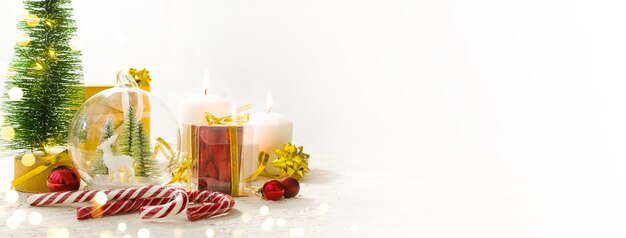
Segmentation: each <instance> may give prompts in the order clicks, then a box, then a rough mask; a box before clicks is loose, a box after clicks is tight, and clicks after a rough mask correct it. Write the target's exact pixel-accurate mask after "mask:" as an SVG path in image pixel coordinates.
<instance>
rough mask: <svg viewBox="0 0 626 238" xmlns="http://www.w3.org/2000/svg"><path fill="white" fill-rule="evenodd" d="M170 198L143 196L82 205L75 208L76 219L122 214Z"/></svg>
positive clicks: (161, 202) (158, 203)
mask: <svg viewBox="0 0 626 238" xmlns="http://www.w3.org/2000/svg"><path fill="white" fill-rule="evenodd" d="M170 200H172V199H171V198H143V199H133V200H119V201H114V202H108V203H105V204H102V205H94V206H84V207H79V208H76V219H78V220H85V219H92V218H100V217H105V216H111V215H116V214H124V213H129V212H136V211H139V209H140V208H141V207H144V206H154V205H161V204H165V203H167V202H169V201H170Z"/></svg>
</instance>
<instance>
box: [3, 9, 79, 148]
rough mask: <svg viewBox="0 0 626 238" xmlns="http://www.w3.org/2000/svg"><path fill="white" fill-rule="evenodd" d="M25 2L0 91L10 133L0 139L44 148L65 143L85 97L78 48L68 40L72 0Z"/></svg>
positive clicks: (71, 30) (73, 28) (13, 145)
mask: <svg viewBox="0 0 626 238" xmlns="http://www.w3.org/2000/svg"><path fill="white" fill-rule="evenodd" d="M23 2H24V9H26V11H27V12H28V13H27V15H25V16H23V18H22V20H21V21H20V22H18V24H17V28H18V30H19V32H20V35H21V37H20V38H19V40H18V42H17V44H16V45H15V47H14V52H15V53H14V57H13V59H12V60H11V64H10V66H9V72H8V73H7V75H8V78H7V79H6V84H5V88H6V90H5V91H4V93H3V97H4V100H3V105H2V111H3V113H4V115H5V116H6V117H5V119H6V120H5V125H4V126H5V128H7V129H5V130H6V133H4V134H7V135H11V136H4V139H5V140H4V141H3V143H2V144H3V145H5V146H7V147H8V148H10V149H16V150H31V151H35V150H39V151H43V152H44V153H46V154H48V153H49V149H50V148H51V147H53V146H57V145H65V143H66V141H67V135H68V128H69V124H70V121H71V120H72V116H74V113H75V112H76V110H77V109H78V108H79V107H80V105H81V103H82V101H83V97H84V91H83V86H82V79H83V76H82V66H81V60H80V55H81V54H80V51H78V50H76V49H73V48H71V46H70V41H71V40H72V38H74V37H75V35H76V34H75V32H76V24H75V22H74V20H73V19H72V7H71V3H70V0H24V1H23ZM0 73H2V74H4V73H5V72H0ZM0 80H4V79H2V78H0ZM13 134H14V136H13Z"/></svg>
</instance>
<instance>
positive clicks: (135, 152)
mask: <svg viewBox="0 0 626 238" xmlns="http://www.w3.org/2000/svg"><path fill="white" fill-rule="evenodd" d="M117 81H118V82H117V85H116V86H115V87H113V88H111V89H107V90H104V91H102V92H100V93H98V94H96V95H94V96H93V97H91V98H90V99H89V100H87V101H86V102H85V103H84V104H83V105H82V106H81V107H80V109H79V110H78V112H77V113H76V115H75V116H74V119H73V120H72V124H71V126H70V136H69V146H70V152H71V154H72V160H73V161H74V164H75V165H76V167H77V168H78V171H79V173H80V175H81V177H83V179H84V180H85V182H87V184H88V185H89V186H90V188H92V189H106V188H119V187H131V186H140V185H149V184H163V183H166V182H167V181H169V179H170V178H171V175H172V174H173V173H174V172H175V170H176V169H177V161H178V158H177V156H178V151H179V147H180V143H179V140H180V135H179V129H178V123H177V121H176V119H175V118H174V115H173V114H172V113H171V112H170V111H169V109H168V108H167V107H166V106H165V104H164V103H163V102H162V101H161V100H159V99H158V98H156V97H154V96H153V95H152V94H151V93H149V92H147V91H144V90H142V89H139V88H138V87H137V84H136V82H135V81H134V79H133V78H132V77H131V76H130V75H128V74H127V73H123V72H121V71H120V73H118V79H117ZM165 144H166V145H165ZM163 147H166V148H170V149H171V150H172V151H170V152H169V153H159V148H163Z"/></svg>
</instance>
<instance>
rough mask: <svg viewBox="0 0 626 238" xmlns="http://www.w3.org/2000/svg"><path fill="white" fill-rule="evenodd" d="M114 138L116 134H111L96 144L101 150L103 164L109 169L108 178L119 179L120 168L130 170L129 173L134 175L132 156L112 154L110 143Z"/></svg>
mask: <svg viewBox="0 0 626 238" xmlns="http://www.w3.org/2000/svg"><path fill="white" fill-rule="evenodd" d="M115 139H117V134H114V135H112V136H111V137H109V139H106V140H105V141H103V142H102V144H100V145H99V146H98V149H99V150H102V160H103V161H104V165H105V166H106V167H107V168H108V169H109V178H110V179H111V180H116V179H120V178H119V173H120V169H121V168H124V170H125V171H130V172H131V175H132V176H133V177H135V169H133V158H132V157H130V156H127V155H113V152H112V151H111V144H113V142H114V141H115Z"/></svg>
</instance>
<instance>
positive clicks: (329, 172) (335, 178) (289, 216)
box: [0, 156, 396, 237]
mask: <svg viewBox="0 0 626 238" xmlns="http://www.w3.org/2000/svg"><path fill="white" fill-rule="evenodd" d="M335 162H337V163H341V164H334V163H335ZM348 164H350V163H349V161H345V160H343V159H342V158H341V157H335V156H316V157H315V158H312V168H313V170H312V172H311V173H309V174H308V175H307V177H306V178H305V179H303V180H302V181H301V190H300V193H299V195H298V196H297V197H296V198H292V199H283V200H281V201H277V202H273V201H266V200H262V199H261V198H258V197H256V196H250V197H243V198H236V205H235V208H234V210H233V211H231V212H230V213H229V214H228V215H225V216H222V217H217V218H209V219H204V220H200V221H196V222H187V221H185V220H184V217H182V216H179V217H175V218H172V219H169V220H167V221H161V222H145V221H144V222H142V221H141V220H140V219H139V216H138V214H137V213H133V214H125V215H119V216H111V217H104V218H101V219H93V220H85V221H77V220H76V219H75V216H76V212H75V208H74V207H67V206H58V207H30V206H29V205H28V204H26V202H25V199H26V196H27V195H28V194H26V193H19V194H20V198H19V200H18V202H16V203H12V204H9V203H8V202H7V201H6V200H5V193H6V192H0V237H43V236H48V237H67V235H69V237H85V236H89V237H92V236H95V237H98V236H99V237H139V234H138V233H139V230H140V229H142V228H146V229H147V230H148V232H149V234H150V237H207V235H206V234H207V229H211V230H212V231H213V234H214V236H213V237H265V236H268V237H269V236H272V237H311V236H327V237H331V236H332V237H335V236H349V235H356V234H359V233H364V234H368V233H369V232H372V229H375V227H374V226H372V224H374V223H377V221H378V220H379V219H380V216H384V215H385V214H384V213H373V212H372V211H371V208H368V207H369V206H379V207H380V206H382V205H383V204H384V203H386V202H382V201H381V200H379V201H381V202H378V204H372V201H374V199H373V197H372V196H368V195H367V194H369V193H370V192H371V190H370V189H368V187H369V186H368V184H369V183H367V182H366V181H373V180H375V179H384V178H376V177H375V176H371V175H370V174H369V173H363V171H362V172H360V173H356V171H357V168H347V167H346V165H348ZM12 178H13V165H12V160H11V159H9V158H0V182H2V183H4V184H5V185H6V183H7V182H9V181H10V180H11V179H12ZM263 181H265V178H260V179H258V180H257V182H256V183H259V184H261V183H262V182H263ZM355 181H361V182H359V183H354V182H355ZM381 192H383V193H384V189H383V191H381ZM263 205H265V206H267V207H269V212H268V213H267V214H262V212H261V211H260V207H261V206H263ZM18 210H23V211H24V212H25V214H26V217H27V218H26V219H25V220H24V221H22V222H21V223H20V225H19V226H18V227H17V228H16V229H11V228H9V226H8V225H7V219H8V218H9V217H10V216H11V215H13V214H15V213H16V211H18ZM368 211H369V212H368ZM33 212H38V213H40V214H41V215H42V217H43V219H42V222H41V224H38V225H33V224H31V223H29V220H28V216H29V214H30V213H33ZM17 213H20V211H18V212H17ZM120 223H124V224H125V226H126V228H125V229H121V231H120V229H118V226H119V225H120ZM264 224H265V225H264ZM379 225H380V226H381V227H380V228H384V227H386V228H389V229H391V228H393V227H394V226H395V225H396V224H394V223H385V224H379ZM122 226H124V225H122ZM377 231H381V230H377ZM144 232H145V231H142V233H144ZM209 233H210V231H209ZM370 234H371V233H370Z"/></svg>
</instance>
